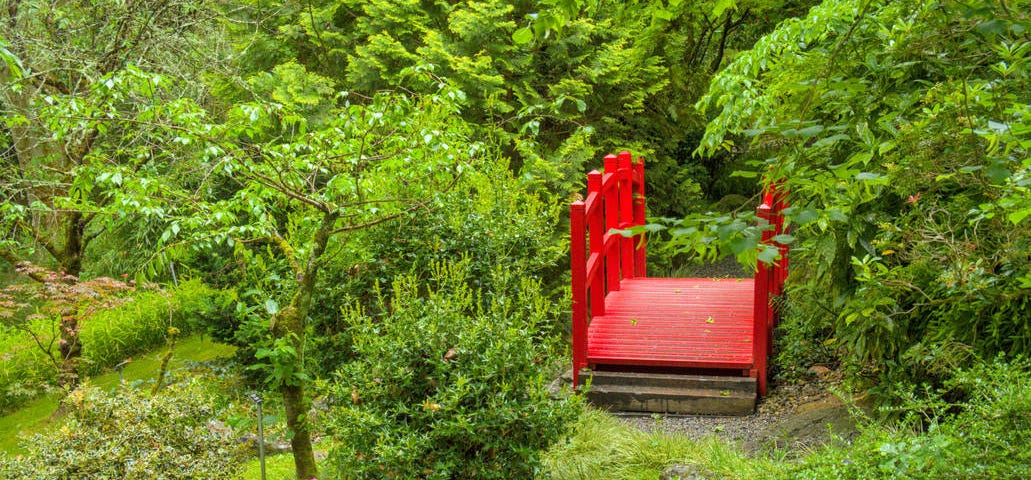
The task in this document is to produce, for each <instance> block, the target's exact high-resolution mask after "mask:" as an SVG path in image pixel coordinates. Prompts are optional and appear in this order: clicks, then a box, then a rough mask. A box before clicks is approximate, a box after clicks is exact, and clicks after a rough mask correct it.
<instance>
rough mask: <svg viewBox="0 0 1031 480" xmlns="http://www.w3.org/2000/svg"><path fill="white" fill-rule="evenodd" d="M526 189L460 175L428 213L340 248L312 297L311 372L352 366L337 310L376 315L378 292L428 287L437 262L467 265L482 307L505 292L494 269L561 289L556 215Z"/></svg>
mask: <svg viewBox="0 0 1031 480" xmlns="http://www.w3.org/2000/svg"><path fill="white" fill-rule="evenodd" d="M531 187H532V185H530V184H528V182H526V181H525V180H524V179H520V178H515V177H513V176H512V173H511V172H510V171H509V170H508V168H507V165H505V164H504V162H503V161H497V162H495V163H492V164H490V165H487V166H485V167H484V169H483V171H467V172H466V173H464V174H463V177H462V179H461V181H460V182H459V184H458V185H456V186H455V187H454V189H453V190H451V191H449V192H445V193H442V194H440V196H439V197H438V198H437V199H436V200H435V201H434V204H433V205H432V206H430V208H429V209H427V210H419V211H418V212H416V213H415V214H414V215H413V216H412V217H411V218H409V219H405V220H401V221H397V222H390V223H387V224H383V225H378V226H376V227H374V228H372V229H369V230H366V231H362V232H356V233H355V234H354V235H353V236H351V237H350V238H349V239H348V241H347V242H346V245H344V246H343V247H344V248H345V251H346V252H347V253H346V254H344V255H341V256H340V257H339V261H338V262H335V263H333V264H330V265H328V266H327V268H325V269H324V270H323V278H322V284H323V285H325V288H323V289H321V291H320V292H318V293H316V295H317V297H318V298H317V300H316V301H317V303H318V304H319V305H322V306H323V308H320V309H318V310H319V311H317V312H314V311H313V312H312V317H313V322H312V323H313V325H314V329H315V331H316V332H317V333H318V335H317V336H316V337H315V338H312V339H311V340H310V341H312V342H313V343H314V345H313V346H312V347H311V348H309V349H308V352H307V354H308V356H309V357H308V358H309V359H310V360H311V362H310V363H311V364H312V365H314V366H316V370H315V373H317V374H319V375H322V374H325V375H328V374H329V373H330V372H332V371H333V370H335V369H336V368H337V367H338V366H340V365H342V364H343V363H345V362H346V361H348V360H350V359H351V354H352V352H351V349H350V343H351V340H350V334H349V332H348V325H347V324H346V322H343V321H342V319H341V316H340V310H341V308H344V307H345V306H346V305H348V304H350V303H353V302H355V301H358V302H360V303H362V305H363V306H364V307H365V308H368V309H369V310H370V311H372V310H375V309H376V308H377V306H376V301H377V300H376V297H377V288H378V286H379V285H389V284H390V282H391V281H392V280H393V279H394V278H395V277H396V276H398V275H409V274H411V275H418V276H419V278H420V280H421V281H424V282H430V283H431V284H432V282H434V281H435V280H434V279H433V278H432V276H431V275H430V274H429V272H430V271H431V270H432V265H433V264H434V263H435V262H455V261H459V260H460V259H462V258H463V257H464V258H466V259H467V260H466V262H467V263H466V265H467V268H468V270H469V272H468V274H467V275H466V281H467V282H468V283H469V285H470V286H471V287H472V288H474V289H479V290H481V292H482V295H481V297H480V300H481V301H482V302H489V300H490V298H491V296H492V295H493V294H494V292H496V291H499V288H503V287H502V286H499V285H496V280H495V278H496V275H494V274H493V273H492V272H493V271H494V270H497V269H504V270H506V271H508V272H509V274H510V276H512V277H518V276H534V277H538V276H539V277H538V278H543V285H544V290H545V291H548V292H550V291H552V290H557V289H559V288H565V287H566V285H567V284H568V281H567V280H566V278H567V277H565V275H568V273H567V271H568V267H558V266H557V264H558V263H559V259H560V258H561V257H562V256H563V255H564V252H565V250H564V248H565V247H564V242H565V241H566V240H565V239H566V237H565V236H562V235H556V233H555V232H556V227H557V223H558V219H559V217H560V210H561V208H560V207H557V206H555V205H553V204H548V203H547V202H546V201H544V200H542V199H541V198H539V197H538V196H537V195H535V194H533V193H531V192H530V191H529V190H530V189H531ZM269 283H271V282H269ZM482 302H481V303H482ZM259 311H260V312H262V313H263V309H259ZM258 323H260V329H259V330H258V331H257V333H258V334H262V333H264V332H265V331H266V330H267V323H268V320H267V318H262V319H261V320H260V321H259V322H258ZM246 328H247V327H246V326H245V327H244V328H243V329H241V330H245V329H246ZM245 333H246V332H241V334H245Z"/></svg>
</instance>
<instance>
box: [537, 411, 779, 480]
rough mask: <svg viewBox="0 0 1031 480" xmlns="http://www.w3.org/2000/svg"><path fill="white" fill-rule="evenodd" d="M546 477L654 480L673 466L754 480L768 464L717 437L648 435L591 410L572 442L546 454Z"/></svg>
mask: <svg viewBox="0 0 1031 480" xmlns="http://www.w3.org/2000/svg"><path fill="white" fill-rule="evenodd" d="M544 465H545V473H544V475H542V477H543V478H550V479H554V480H617V479H618V480H638V479H640V480H645V479H647V480H654V479H656V478H659V475H660V474H661V473H662V472H663V471H664V470H665V469H666V468H667V467H669V466H670V465H694V466H696V467H698V468H699V471H702V472H709V474H710V475H709V477H707V478H725V479H736V478H752V477H753V476H755V475H756V474H757V473H758V472H759V471H761V470H764V469H765V467H766V466H768V464H767V461H766V460H763V459H753V458H749V457H748V456H746V455H745V454H744V453H743V452H742V451H741V450H740V449H739V448H738V447H737V446H736V445H734V444H732V443H728V442H726V441H723V440H720V439H718V438H715V437H711V438H708V439H703V440H700V441H695V440H691V439H690V438H687V437H686V436H685V435H682V434H676V433H667V432H655V433H648V432H643V431H641V430H638V429H636V428H634V427H631V426H627V425H624V424H622V423H620V422H619V420H617V419H616V418H614V417H612V416H610V415H608V414H606V413H604V412H600V411H597V410H593V409H588V410H587V411H586V412H585V413H584V415H583V416H581V417H580V419H579V420H578V421H577V423H576V425H575V426H574V427H573V431H572V433H571V434H570V436H569V438H568V439H567V440H566V441H565V442H564V443H560V444H559V445H556V446H555V447H553V448H551V449H550V450H549V451H548V452H546V453H545V456H544Z"/></svg>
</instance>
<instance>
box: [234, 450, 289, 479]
mask: <svg viewBox="0 0 1031 480" xmlns="http://www.w3.org/2000/svg"><path fill="white" fill-rule="evenodd" d="M239 478H241V479H253V478H261V460H260V459H258V458H257V457H255V458H252V459H250V460H248V461H247V462H246V463H244V464H243V471H242V472H241V473H240V477H239ZM265 478H266V480H294V478H295V477H294V456H293V455H292V454H289V453H283V454H280V455H273V456H271V457H265Z"/></svg>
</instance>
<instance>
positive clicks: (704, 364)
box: [587, 278, 755, 370]
mask: <svg viewBox="0 0 1031 480" xmlns="http://www.w3.org/2000/svg"><path fill="white" fill-rule="evenodd" d="M754 285H755V282H754V280H753V279H751V278H740V279H738V278H724V279H712V278H631V279H624V280H623V281H622V282H620V289H619V290H617V291H611V292H609V293H608V295H607V296H606V298H605V314H604V315H592V316H591V320H590V325H589V326H588V329H587V330H588V331H587V362H588V363H589V364H592V365H643V366H663V367H683V368H712V369H741V370H747V369H749V368H752V367H753V365H754V362H753V358H752V356H753V348H752V341H753V338H752V330H753V308H754V307H753V305H754V298H755V292H754Z"/></svg>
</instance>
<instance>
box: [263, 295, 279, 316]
mask: <svg viewBox="0 0 1031 480" xmlns="http://www.w3.org/2000/svg"><path fill="white" fill-rule="evenodd" d="M265 311H266V312H268V314H269V315H275V314H276V313H279V303H277V302H276V301H275V300H274V299H271V298H269V299H266V300H265Z"/></svg>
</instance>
